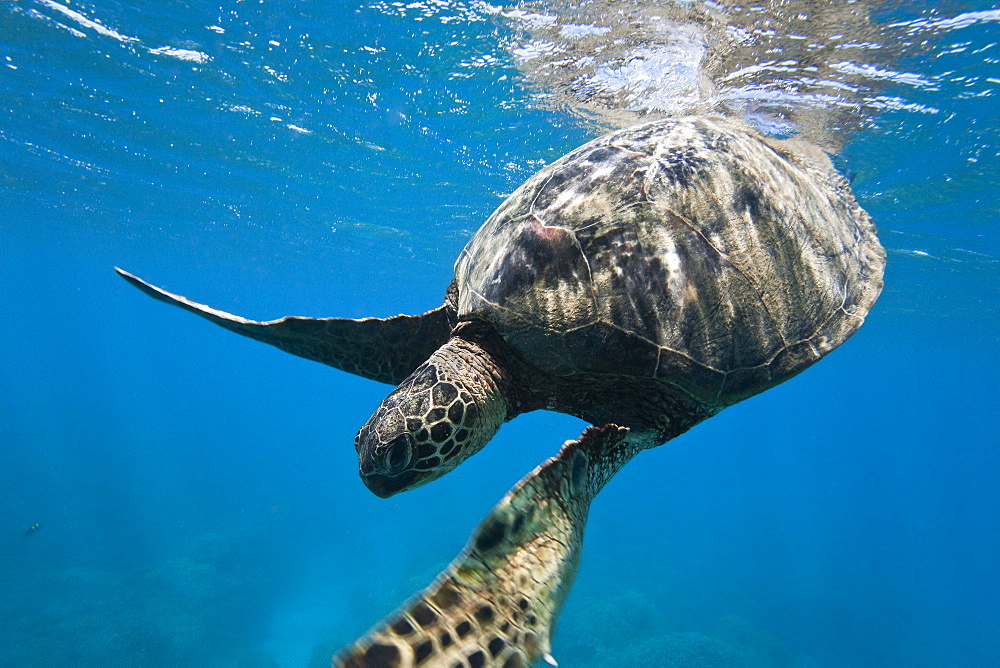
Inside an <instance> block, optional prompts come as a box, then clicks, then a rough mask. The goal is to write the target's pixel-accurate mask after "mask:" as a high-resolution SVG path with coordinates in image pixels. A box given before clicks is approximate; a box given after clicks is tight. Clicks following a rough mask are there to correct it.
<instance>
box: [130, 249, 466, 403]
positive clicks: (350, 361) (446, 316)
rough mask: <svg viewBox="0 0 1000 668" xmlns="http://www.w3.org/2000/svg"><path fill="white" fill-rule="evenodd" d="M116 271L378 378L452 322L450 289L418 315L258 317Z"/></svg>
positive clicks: (407, 362)
mask: <svg viewBox="0 0 1000 668" xmlns="http://www.w3.org/2000/svg"><path fill="white" fill-rule="evenodd" d="M115 271H116V272H118V274H119V275H120V276H121V277H122V278H124V279H125V280H126V281H128V282H129V283H131V284H132V285H134V286H135V287H137V288H139V289H140V290H142V291H143V292H145V293H146V294H148V295H149V296H151V297H153V298H155V299H159V300H160V301H162V302H166V303H167V304H173V305H175V306H180V307H181V308H183V309H186V310H188V311H191V312H192V313H197V314H198V315H200V316H201V317H203V318H205V319H206V320H210V321H212V322H214V323H215V324H217V325H219V326H221V327H225V328H226V329H228V330H231V331H233V332H236V333H237V334H242V335H243V336H248V337H250V338H251V339H256V340H257V341H262V342H264V343H269V344H271V345H272V346H276V347H278V348H281V349H282V350H284V351H285V352H289V353H291V354H293V355H298V356H299V357H305V358H306V359H311V360H315V361H317V362H322V363H323V364H328V365H330V366H332V367H335V368H337V369H342V370H344V371H347V372H349V373H353V374H356V375H358V376H362V377H364V378H370V379H372V380H377V381H380V382H383V383H391V384H393V385H397V384H399V383H400V382H401V381H402V380H403V379H405V378H406V377H407V376H409V375H410V374H411V373H412V372H413V370H414V369H416V368H417V367H418V366H420V364H421V363H422V362H424V361H425V360H427V358H428V357H430V356H431V354H432V353H433V352H434V351H435V350H437V349H438V348H439V347H440V346H441V345H442V344H443V343H445V342H446V341H447V340H448V337H449V335H450V334H451V330H452V327H453V326H454V324H455V322H454V321H455V308H454V306H453V303H454V299H453V297H451V293H452V292H453V289H452V288H449V297H448V298H447V299H446V300H445V303H444V305H442V306H440V307H438V308H436V309H434V310H432V311H427V312H426V313H423V314H421V315H397V316H393V317H391V318H364V319H361V320H353V319H350V318H303V317H298V316H288V317H285V318H280V319H278V320H269V321H267V322H258V321H256V320H248V319H246V318H241V317H239V316H235V315H232V314H229V313H226V312H225V311H219V310H217V309H214V308H210V307H208V306H205V305H204V304H199V303H197V302H193V301H191V300H190V299H187V298H186V297H181V296H180V295H175V294H172V293H170V292H167V291H166V290H162V289H160V288H158V287H156V286H155V285H150V284H149V283H147V282H146V281H144V280H142V279H141V278H138V277H137V276H133V275H132V274H130V273H128V272H127V271H125V270H123V269H119V268H118V267H115Z"/></svg>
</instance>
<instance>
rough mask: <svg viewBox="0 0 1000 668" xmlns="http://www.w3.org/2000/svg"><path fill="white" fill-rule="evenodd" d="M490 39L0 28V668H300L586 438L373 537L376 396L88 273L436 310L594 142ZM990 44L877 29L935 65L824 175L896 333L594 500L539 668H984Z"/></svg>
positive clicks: (28, 23)
mask: <svg viewBox="0 0 1000 668" xmlns="http://www.w3.org/2000/svg"><path fill="white" fill-rule="evenodd" d="M496 17H497V13H496V12H495V11H493V9H491V8H489V6H486V5H477V4H474V3H469V4H463V3H459V2H445V1H444V0H442V1H441V2H424V3H407V4H404V3H388V2H386V3H379V2H374V3H371V2H349V1H347V0H338V1H334V2H298V3H296V2H290V1H289V0H279V1H274V2H271V1H267V2H264V1H260V2H252V1H249V0H248V1H239V0H225V1H224V2H221V3H214V4H206V3H196V2H179V1H175V0H169V1H168V0H160V1H158V2H151V1H149V0H144V1H142V2H128V3H126V2H119V1H117V0H92V1H91V2H87V3H83V2H81V3H76V2H73V3H57V2H55V1H54V0H6V2H4V3H3V5H2V6H0V295H2V296H3V298H2V300H0V345H2V349H3V351H4V353H3V355H2V356H0V396H2V397H3V401H2V402H0V490H2V497H0V498H2V499H3V505H2V506H0V508H2V512H0V665H2V666H50V665H78V666H274V665H277V666H282V667H285V666H307V665H310V660H311V659H312V658H314V657H322V656H324V653H325V656H327V657H328V656H329V651H330V650H331V649H332V648H335V647H337V646H340V645H341V644H344V643H347V642H350V641H352V640H353V639H354V638H355V637H357V636H358V635H359V634H360V633H362V632H364V631H365V630H366V629H367V628H369V627H370V626H371V625H372V624H374V623H375V622H376V621H377V620H378V619H380V618H381V616H383V615H384V614H386V613H387V612H389V611H390V610H391V609H393V608H394V607H395V606H396V605H398V604H399V603H400V602H401V601H402V600H403V599H404V598H405V597H406V596H408V595H409V594H411V593H412V592H414V591H416V590H417V589H419V588H421V587H423V586H424V585H426V584H427V583H428V582H430V580H431V579H432V578H433V577H434V575H436V574H437V573H438V572H439V571H440V570H441V569H442V568H443V567H444V566H445V565H446V564H447V563H448V562H449V561H450V560H451V558H452V557H454V555H455V554H457V552H458V551H459V550H460V549H461V547H462V546H463V544H464V543H465V540H466V538H467V537H468V534H469V532H470V530H471V529H472V528H473V527H474V526H475V524H476V522H477V521H478V520H479V518H481V517H482V516H483V515H484V514H485V513H486V512H487V511H488V510H489V508H491V507H492V505H493V504H494V503H495V502H496V501H497V500H498V499H499V498H500V497H501V496H502V494H503V493H504V492H505V491H506V489H507V488H509V487H510V486H511V485H512V484H513V483H514V482H515V481H517V480H518V479H519V478H520V477H521V476H522V475H524V474H525V473H526V472H528V471H529V470H531V469H532V468H533V467H534V466H535V465H537V464H538V463H539V462H540V461H542V460H543V459H544V458H545V457H547V456H549V455H550V454H552V453H554V452H555V450H556V449H557V448H558V446H559V445H560V444H561V443H562V442H563V441H564V440H566V439H569V438H572V437H574V436H576V435H577V434H578V433H579V431H580V430H581V429H582V427H583V424H582V423H581V422H580V421H579V420H576V419H573V418H569V417H566V416H561V415H555V414H550V413H535V414H530V415H526V416H521V417H519V418H517V419H516V420H514V421H513V422H511V423H509V424H508V425H506V426H505V427H504V428H503V429H502V430H501V432H500V433H499V435H498V436H497V437H496V438H495V439H494V440H493V441H492V442H491V443H490V445H489V447H487V448H486V449H484V451H483V452H482V453H480V454H478V455H476V457H474V458H472V459H471V460H469V461H468V462H467V463H465V464H464V465H463V466H462V467H460V468H459V469H457V470H456V471H454V472H452V473H451V474H449V475H447V476H445V477H443V478H442V479H441V480H439V481H437V482H435V483H434V484H432V485H428V486H425V487H422V488H420V489H418V490H415V491H412V492H408V493H406V494H403V495H400V496H396V497H393V498H391V499H388V500H380V499H377V498H375V497H374V496H372V495H371V493H370V492H368V491H367V490H366V489H365V488H364V486H363V485H362V484H361V482H360V481H359V479H358V476H357V462H356V455H355V452H354V448H353V446H352V443H353V438H354V435H355V433H356V431H357V429H358V427H359V426H360V425H361V424H363V422H364V421H365V420H366V419H367V417H368V416H369V415H370V413H371V411H372V410H373V409H374V408H375V407H376V406H377V405H378V403H379V401H380V400H381V399H382V397H383V396H384V395H385V394H386V393H387V391H388V389H389V388H388V387H386V386H383V385H379V384H377V383H374V382H371V381H366V380H363V379H359V378H355V377H353V376H350V375H348V374H345V373H342V372H339V371H335V370H332V369H329V368H326V367H323V366H321V365H318V364H315V363H312V362H309V361H306V360H302V359H298V358H295V357H292V356H289V355H287V354H284V353H281V352H280V351H277V350H276V349H273V348H270V347H267V346H262V345H260V344H259V343H256V342H253V341H249V340H246V339H243V338H240V337H237V336H235V335H232V334H229V333H227V332H223V331H221V330H218V329H217V328H214V327H212V326H211V325H208V324H207V323H205V322H204V321H201V320H200V319H197V318H195V317H193V316H191V315H190V314H186V313H183V312H181V311H179V310H177V309H169V308H167V307H165V306H163V305H162V304H159V303H157V302H154V301H152V300H150V299H149V298H148V297H146V296H144V295H142V294H140V293H139V292H137V291H136V290H134V289H133V288H131V287H129V286H128V285H126V284H125V283H124V282H123V281H121V280H120V279H119V278H118V277H116V276H115V275H114V273H113V272H112V270H111V268H112V266H115V265H118V266H122V267H124V268H126V269H128V270H130V271H133V272H136V273H137V274H139V275H141V276H143V277H144V278H147V279H149V280H151V281H153V282H154V283H157V284H160V285H164V286H165V287H167V288H168V289H170V290H173V291H175V292H179V293H181V294H184V295H187V296H189V297H191V298H193V299H197V300H199V301H203V302H205V303H208V304H211V305H213V306H216V307H219V308H223V309H225V310H228V311H232V312H235V313H239V314H242V315H246V316H248V317H255V318H260V319H267V318H273V317H278V316H281V315H285V314H300V315H315V316H344V317H362V316H371V315H375V316H388V315H392V314H395V313H399V312H404V313H417V312H420V311H423V310H426V309H428V308H432V307H435V306H437V305H438V304H440V302H441V299H442V297H443V294H444V290H445V288H446V286H447V284H448V282H449V281H450V279H451V266H452V262H453V260H454V258H455V257H456V256H457V254H458V252H459V251H460V250H461V248H462V247H463V245H464V244H465V242H466V241H467V240H468V238H469V237H470V236H471V234H472V233H473V232H474V231H475V230H476V229H477V228H478V226H479V225H480V224H481V223H482V221H483V220H485V218H486V217H487V216H488V215H489V213H490V212H491V211H492V210H493V209H494V208H495V207H496V206H497V205H498V204H499V202H500V201H501V200H502V198H503V197H504V196H506V195H507V194H509V193H510V192H511V191H512V190H513V189H514V188H515V187H516V186H517V185H518V184H519V183H520V182H521V181H523V180H524V179H525V178H526V177H527V176H528V175H530V174H531V173H533V172H534V171H536V170H537V169H538V168H540V167H541V166H542V165H544V164H547V163H549V162H552V161H553V160H555V159H556V158H558V157H559V156H560V155H562V154H564V153H566V152H567V151H568V150H570V149H572V148H574V147H575V146H577V145H579V144H581V143H583V142H584V141H586V140H587V139H588V138H590V137H591V136H593V133H594V128H593V127H592V126H591V125H588V124H586V123H582V122H581V121H580V119H579V117H577V116H574V115H573V114H572V113H569V112H567V111H566V110H565V109H562V108H560V107H559V106H558V105H548V104H545V100H544V95H543V94H540V93H539V90H538V89H537V88H535V87H533V86H531V85H529V83H528V82H526V81H525V79H524V77H523V75H522V73H521V72H520V71H519V69H518V67H517V61H516V59H515V57H514V56H512V55H511V54H512V51H514V50H516V49H513V50H512V44H515V43H516V42H517V40H518V39H520V38H519V36H518V34H517V31H516V29H515V28H512V27H511V26H510V25H509V24H508V23H505V22H503V21H500V20H497V18H496ZM955 17H959V18H957V19H956V18H955ZM962 17H964V18H962ZM998 19H1000V12H998V11H997V10H996V9H994V8H992V7H991V6H990V5H989V3H983V2H980V3H975V2H948V3H909V4H905V3H901V4H898V5H895V6H890V7H888V8H887V9H884V10H883V12H882V15H881V18H880V19H879V20H881V21H883V22H885V23H892V22H909V23H910V24H913V25H918V24H920V25H930V26H931V35H932V36H931V37H930V38H928V39H927V40H926V41H925V42H921V43H920V46H921V48H919V49H916V48H915V49H914V50H913V51H912V52H905V51H904V53H902V55H901V57H900V60H899V62H898V63H897V68H898V71H899V72H905V73H909V74H910V75H912V76H913V77H917V78H916V79H913V78H909V79H908V78H906V77H883V78H884V79H886V82H885V85H886V88H885V90H884V91H883V94H884V95H885V96H886V99H893V100H898V101H899V103H898V104H885V105H883V106H882V108H881V109H880V110H879V111H878V113H877V114H876V115H874V117H873V118H872V119H871V120H870V122H867V123H866V124H865V125H864V127H863V128H862V129H861V130H860V131H859V132H857V133H856V134H853V135H851V136H850V138H849V141H847V142H846V143H845V145H844V147H843V149H842V151H841V153H840V155H839V156H838V157H837V164H838V165H839V166H840V167H841V168H842V169H843V170H844V172H845V173H846V174H848V175H849V176H850V178H851V180H852V185H853V188H854V190H855V192H856V194H857V196H858V199H859V201H860V202H861V203H862V205H863V206H864V207H865V208H866V209H867V210H868V211H869V212H870V213H871V214H872V216H873V218H874V219H875V221H876V223H877V224H878V226H879V229H880V235H881V238H882V241H883V244H884V245H885V246H886V248H887V251H888V254H889V264H888V269H887V273H886V288H885V290H884V292H883V295H882V297H881V299H880V301H879V302H878V304H877V305H876V307H875V309H874V310H873V311H872V314H871V316H870V317H869V319H868V321H867V323H866V324H865V326H864V327H863V328H862V329H861V331H860V332H859V333H858V334H857V335H856V336H855V337H854V338H853V339H852V340H851V341H849V342H848V343H847V344H845V345H844V346H843V347H842V348H841V349H839V350H838V351H836V352H835V353H834V354H832V355H831V356H830V357H829V358H827V359H826V360H824V361H823V362H822V363H821V364H818V365H817V366H815V367H814V368H812V369H810V370H809V371H808V372H806V373H804V374H802V375H801V376H798V377H796V378H795V379H793V380H792V381H789V382H788V383H786V384H784V385H782V386H779V387H778V388H775V389H773V390H771V391H768V392H767V393H765V394H763V395H760V396H758V397H755V398H753V399H751V400H748V401H746V402H744V403H743V404H740V405H737V406H735V407H733V408H730V409H727V410H726V411H725V412H723V413H722V414H720V415H719V416H717V417H715V418H713V419H711V420H709V421H708V422H706V423H705V424H703V425H701V426H699V427H697V428H696V429H694V430H692V431H691V432H690V433H688V434H686V435H684V436H683V437H682V438H679V439H678V440H676V441H675V442H673V443H671V444H668V445H667V446H664V447H661V448H658V449H657V450H654V451H651V452H648V453H644V454H643V455H642V456H641V457H639V458H638V459H636V460H635V461H634V462H632V463H631V464H630V465H629V466H628V467H627V468H626V469H625V470H624V471H623V472H622V473H620V474H619V475H618V477H617V478H616V479H615V480H614V481H613V482H612V483H611V484H610V485H609V486H608V488H607V489H606V490H605V491H604V492H603V493H602V494H601V496H600V497H599V498H598V499H597V500H595V503H594V506H593V508H592V511H591V519H590V523H589V526H588V533H587V542H586V547H585V550H584V556H583V563H582V565H581V568H580V572H579V575H578V579H577V583H576V586H575V588H574V590H573V592H572V594H571V595H570V598H569V600H568V602H567V605H566V608H565V611H564V614H563V617H562V619H561V622H560V624H559V626H558V628H557V631H556V635H555V638H554V645H553V654H554V656H555V657H556V658H557V659H558V660H559V661H560V665H563V666H569V667H571V668H572V667H575V666H607V665H624V666H667V665H699V666H723V665H754V666H989V665H1000V609H998V607H997V605H996V601H997V600H1000V448H998V445H1000V438H998V433H1000V432H998V428H997V422H998V418H1000V415H998V410H997V405H998V399H1000V393H998V391H997V388H996V383H995V380H994V376H995V375H996V373H997V371H998V369H1000V345H998V343H1000V341H998V335H997V326H998V324H1000V297H998V295H1000V240H998V239H1000V235H998V234H997V231H996V228H997V225H998V223H1000V204H998V202H1000V104H998V103H997V100H998V93H1000V46H998V42H1000V38H998V37H1000V27H998V26H1000V22H998ZM920 22H923V24H921V23H920ZM914 82H916V83H914ZM36 523H38V524H40V525H41V528H40V529H39V530H37V531H36V532H34V533H32V534H31V535H27V536H26V535H25V533H26V531H27V530H28V529H29V527H31V526H32V525H34V524H36ZM313 664H314V665H319V664H318V659H317V660H316V661H313Z"/></svg>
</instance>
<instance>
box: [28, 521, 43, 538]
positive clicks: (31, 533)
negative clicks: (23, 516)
mask: <svg viewBox="0 0 1000 668" xmlns="http://www.w3.org/2000/svg"><path fill="white" fill-rule="evenodd" d="M41 529H42V524H41V522H35V523H34V524H32V525H31V526H30V527H28V530H27V531H25V532H24V537H25V538H30V537H31V536H34V535H35V534H36V533H38V532H39V531H41Z"/></svg>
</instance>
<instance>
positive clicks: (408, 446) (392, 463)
mask: <svg viewBox="0 0 1000 668" xmlns="http://www.w3.org/2000/svg"><path fill="white" fill-rule="evenodd" d="M386 448H387V449H388V453H386V457H385V462H386V464H388V465H389V469H390V471H391V472H392V473H399V472H400V471H402V470H403V469H404V468H405V467H406V464H407V462H409V461H410V452H411V451H412V449H413V437H412V436H410V435H409V434H407V433H403V434H400V435H399V436H397V437H396V438H394V439H392V440H391V441H389V444H388V445H387V446H386Z"/></svg>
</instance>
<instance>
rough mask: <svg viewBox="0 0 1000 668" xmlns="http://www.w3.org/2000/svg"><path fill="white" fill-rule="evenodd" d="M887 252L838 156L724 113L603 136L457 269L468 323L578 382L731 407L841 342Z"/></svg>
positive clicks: (557, 170) (531, 191) (488, 232)
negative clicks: (675, 391)
mask: <svg viewBox="0 0 1000 668" xmlns="http://www.w3.org/2000/svg"><path fill="white" fill-rule="evenodd" d="M884 265H885V252H884V251H883V249H882V247H881V246H880V245H879V243H878V240H877V239H876V237H875V228H874V226H873V224H872V222H871V220H870V218H869V216H868V214H866V213H865V212H864V211H863V210H862V209H861V207H859V206H858V204H857V202H856V201H855V200H854V197H853V195H852V194H851V191H850V188H849V187H848V185H847V183H846V182H845V181H844V179H843V178H842V177H840V176H839V175H838V174H837V173H836V172H835V170H834V169H833V167H832V165H831V164H830V161H829V159H827V158H826V156H825V155H823V154H821V153H819V152H818V151H814V152H810V151H808V150H798V149H796V147H795V144H794V142H781V141H777V140H772V139H765V138H763V137H761V136H759V135H758V134H756V133H755V132H754V131H752V130H750V129H749V128H745V127H742V126H739V125H736V124H735V123H734V122H733V121H729V120H726V119H723V118H720V117H710V118H705V117H697V118H695V117H692V118H682V119H670V120H660V121H654V122H651V123H647V124H644V125H640V126H637V127H633V128H629V129H627V130H622V131H619V132H615V133H612V134H609V135H606V136H604V137H601V138H599V139H597V140H594V141H592V142H590V143H588V144H585V145H584V146H582V147H580V148H579V149H577V150H575V151H573V152H572V153H569V154H568V155H566V156H565V157H563V158H562V159H560V160H559V161H557V162H555V163H553V164H552V165H550V166H548V167H546V168H545V169H543V170H542V171H540V172H539V173H538V174H536V175H535V176H533V177H532V178H531V179H529V180H528V181H527V182H526V183H525V184H524V185H522V186H521V187H520V188H518V190H517V191H515V192H514V194H513V195H511V197H510V198H509V199H508V200H507V201H506V202H505V203H504V204H503V205H501V207H500V208H499V209H498V210H497V211H496V212H495V213H494V214H493V215H492V216H491V217H490V219H489V220H488V221H487V222H486V224H485V225H483V227H482V228H481V229H480V230H479V232H477V233H476V235H475V236H474V237H473V238H472V239H471V240H470V241H469V243H468V245H467V246H466V248H465V250H463V251H462V254H461V255H460V256H459V258H458V260H457V262H456V265H455V275H456V279H457V285H458V293H459V296H458V310H459V314H458V315H459V319H460V320H470V319H479V320H485V321H487V322H489V323H491V324H492V325H493V326H494V327H495V328H496V329H497V331H498V332H499V333H500V334H501V335H502V336H503V337H504V339H505V340H506V341H507V342H508V343H509V344H510V345H512V346H513V347H514V348H515V349H516V350H518V351H519V352H520V353H521V354H522V355H523V356H524V357H525V358H526V359H527V360H529V361H530V362H532V363H534V364H535V365H537V366H538V367H540V368H541V369H543V370H544V371H546V372H548V373H551V374H555V375H558V376H563V377H567V376H569V377H571V376H575V375H579V374H587V375H588V376H593V375H594V374H597V375H600V374H608V375H609V379H608V380H609V382H613V379H614V377H621V376H627V377H636V378H646V379H656V380H658V381H662V382H664V383H668V384H670V385H672V386H674V387H677V388H679V389H681V390H683V391H684V392H685V393H687V394H689V395H690V396H692V397H693V398H695V399H696V400H697V401H698V402H699V403H701V404H702V405H704V406H706V407H710V408H717V409H721V408H723V407H725V406H727V405H730V404H733V403H735V402H737V401H740V400H741V399H744V398H746V397H748V396H751V395H753V394H756V393H758V392H761V391H763V390H765V389H767V388H769V387H772V386H774V385H776V384H778V383H780V382H781V381H783V380H786V379H787V378H789V377H791V376H792V375H794V374H796V373H798V372H799V371H801V370H803V369H804V368H806V367H807V366H809V365H811V364H812V363H814V362H815V361H817V360H818V359H819V358H821V357H822V356H823V355H825V354H826V353H828V352H829V351H831V350H832V349H833V348H835V347H837V346H838V345H839V344H841V343H842V342H843V341H844V340H846V339H847V338H848V337H849V336H850V335H851V334H853V333H854V332H855V331H856V330H857V329H858V327H859V326H860V325H861V323H862V322H863V320H864V318H865V316H866V315H867V313H868V310H869V308H870V307H871V306H872V304H873V303H874V302H875V299H876V298H877V297H878V294H879V291H880V290H881V288H882V272H883V268H884Z"/></svg>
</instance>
